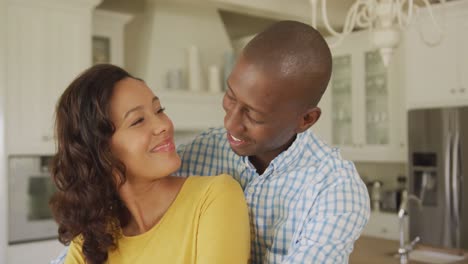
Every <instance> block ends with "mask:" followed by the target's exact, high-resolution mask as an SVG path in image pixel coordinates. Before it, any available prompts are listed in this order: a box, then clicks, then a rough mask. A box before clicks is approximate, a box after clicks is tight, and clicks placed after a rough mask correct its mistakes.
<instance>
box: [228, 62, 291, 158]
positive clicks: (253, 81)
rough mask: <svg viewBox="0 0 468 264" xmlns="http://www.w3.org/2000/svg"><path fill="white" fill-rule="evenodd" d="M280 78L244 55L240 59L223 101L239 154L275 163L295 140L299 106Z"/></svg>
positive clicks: (231, 76) (236, 151)
mask: <svg viewBox="0 0 468 264" xmlns="http://www.w3.org/2000/svg"><path fill="white" fill-rule="evenodd" d="M279 79H280V78H277V76H267V74H264V73H262V71H261V70H260V69H258V67H256V66H255V65H253V64H251V63H249V62H247V61H246V60H245V59H244V58H243V57H242V56H241V57H240V59H239V60H238V62H237V64H236V66H235V67H234V69H233V71H232V73H231V75H230V76H229V78H228V80H227V83H228V87H229V88H228V90H227V91H226V93H225V95H224V98H223V108H224V110H225V112H226V116H225V117H224V126H225V128H226V130H227V138H228V140H229V143H230V145H231V148H232V149H233V151H234V152H235V153H236V154H238V155H241V156H255V157H257V158H260V159H262V160H269V161H271V160H272V159H273V158H275V157H276V156H277V155H278V154H279V153H281V152H282V151H284V150H285V149H287V148H288V147H289V145H290V144H291V142H292V141H293V140H294V137H295V135H296V132H297V128H298V125H299V119H300V112H299V109H298V108H299V107H298V104H297V100H295V99H294V98H295V96H296V95H294V93H292V92H290V91H291V90H292V89H288V87H282V86H284V85H285V82H284V81H278V80H279ZM288 90H290V91H288Z"/></svg>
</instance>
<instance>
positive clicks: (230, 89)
mask: <svg viewBox="0 0 468 264" xmlns="http://www.w3.org/2000/svg"><path fill="white" fill-rule="evenodd" d="M226 84H227V88H228V90H229V91H231V93H232V94H233V95H234V97H236V94H235V93H234V91H233V90H232V88H231V86H230V85H229V83H228V82H227V83H226ZM243 104H244V105H245V106H246V107H247V108H248V109H249V110H252V111H254V112H257V113H259V114H262V115H264V114H265V113H264V112H262V111H260V110H258V109H255V108H254V107H252V106H250V105H248V104H246V103H243Z"/></svg>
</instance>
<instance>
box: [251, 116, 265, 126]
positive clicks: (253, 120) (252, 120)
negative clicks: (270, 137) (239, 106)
mask: <svg viewBox="0 0 468 264" xmlns="http://www.w3.org/2000/svg"><path fill="white" fill-rule="evenodd" d="M247 118H248V119H249V120H250V122H252V123H254V124H257V125H261V124H263V123H265V122H263V121H259V120H256V119H253V118H252V117H250V116H249V115H247Z"/></svg>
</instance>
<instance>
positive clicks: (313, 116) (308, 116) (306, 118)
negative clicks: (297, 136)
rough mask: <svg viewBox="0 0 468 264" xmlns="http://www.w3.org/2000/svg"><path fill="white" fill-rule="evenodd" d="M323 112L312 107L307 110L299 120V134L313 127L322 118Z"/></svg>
mask: <svg viewBox="0 0 468 264" xmlns="http://www.w3.org/2000/svg"><path fill="white" fill-rule="evenodd" d="M321 114H322V110H321V109H320V108H319V107H312V108H309V109H307V111H306V112H305V113H303V114H302V116H301V118H300V120H299V126H298V127H297V131H296V132H297V133H302V132H304V131H306V130H307V129H309V128H310V127H311V126H313V125H314V124H315V123H316V122H317V121H318V120H319V118H320V115H321Z"/></svg>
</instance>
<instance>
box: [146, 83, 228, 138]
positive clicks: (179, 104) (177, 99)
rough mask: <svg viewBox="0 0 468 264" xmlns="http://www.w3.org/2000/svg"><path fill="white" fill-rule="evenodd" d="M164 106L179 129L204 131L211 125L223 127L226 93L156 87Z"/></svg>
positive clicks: (156, 92)
mask: <svg viewBox="0 0 468 264" xmlns="http://www.w3.org/2000/svg"><path fill="white" fill-rule="evenodd" d="M154 93H155V94H156V95H157V96H158V97H159V98H160V99H161V104H162V106H164V107H166V113H167V115H168V116H169V117H170V118H171V120H172V122H173V123H174V127H175V129H176V130H178V131H202V130H206V129H207V128H210V127H222V126H223V122H224V110H223V107H222V100H223V95H224V94H211V93H201V92H198V93H197V92H189V91H167V90H158V89H156V90H155V91H154Z"/></svg>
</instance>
